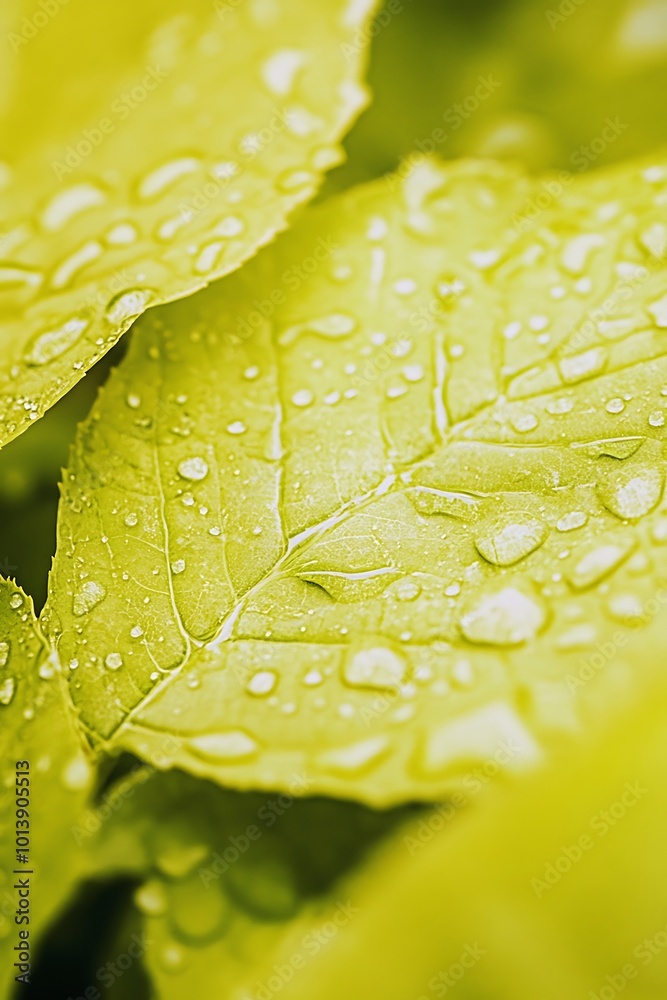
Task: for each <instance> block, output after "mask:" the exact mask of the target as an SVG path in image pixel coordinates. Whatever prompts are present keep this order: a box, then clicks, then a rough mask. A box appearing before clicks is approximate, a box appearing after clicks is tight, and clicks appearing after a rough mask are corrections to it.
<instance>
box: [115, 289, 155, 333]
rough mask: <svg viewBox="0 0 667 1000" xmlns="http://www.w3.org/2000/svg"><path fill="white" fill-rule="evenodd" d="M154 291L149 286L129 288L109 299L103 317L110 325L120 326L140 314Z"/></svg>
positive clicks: (150, 299)
mask: <svg viewBox="0 0 667 1000" xmlns="http://www.w3.org/2000/svg"><path fill="white" fill-rule="evenodd" d="M154 297H155V293H154V292H153V291H151V289H149V288H130V289H128V290H127V291H125V292H119V293H118V295H114V297H113V298H112V299H111V300H110V302H109V304H108V305H107V307H106V310H105V312H104V316H105V319H106V320H107V321H108V322H109V323H111V324H112V326H121V325H124V324H125V323H127V322H128V320H134V319H136V318H137V316H141V314H142V312H144V310H145V309H146V306H147V305H148V304H149V303H150V302H151V301H152V300H153V298H154Z"/></svg>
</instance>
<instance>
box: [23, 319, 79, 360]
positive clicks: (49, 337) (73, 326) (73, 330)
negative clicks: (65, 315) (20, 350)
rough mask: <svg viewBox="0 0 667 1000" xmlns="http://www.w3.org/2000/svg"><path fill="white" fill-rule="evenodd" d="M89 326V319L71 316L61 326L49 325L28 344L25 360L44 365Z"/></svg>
mask: <svg viewBox="0 0 667 1000" xmlns="http://www.w3.org/2000/svg"><path fill="white" fill-rule="evenodd" d="M89 326H90V320H88V319H84V318H83V317H82V316H73V317H72V319H68V320H67V321H66V322H65V323H63V324H62V325H61V326H56V327H50V328H49V329H47V330H43V331H42V332H41V333H38V334H37V335H36V336H35V337H33V339H32V340H31V341H30V343H29V344H28V348H27V350H26V353H25V362H26V364H28V365H46V364H48V363H49V361H53V360H54V359H55V358H58V357H60V355H61V354H64V353H65V351H69V349H70V348H71V347H74V345H75V344H76V343H77V342H78V341H79V340H80V339H81V336H82V334H83V333H84V332H85V330H87V329H88V327H89Z"/></svg>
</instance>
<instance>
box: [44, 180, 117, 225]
mask: <svg viewBox="0 0 667 1000" xmlns="http://www.w3.org/2000/svg"><path fill="white" fill-rule="evenodd" d="M105 201H106V195H105V193H104V191H102V189H101V188H99V187H97V186H96V185H94V184H86V183H84V184H72V185H71V186H70V187H67V188H65V190H64V191H59V192H58V194H56V195H54V196H53V198H51V200H50V201H49V202H48V204H47V205H46V206H45V208H44V210H43V211H42V214H41V216H40V221H41V224H42V226H43V227H44V229H48V230H50V231H51V232H55V231H56V230H58V229H62V228H63V226H65V225H66V224H67V223H68V222H69V221H70V219H72V218H74V216H75V215H78V214H79V213H80V212H84V211H86V210H87V209H89V208H94V207H95V206H97V205H103V204H104V202H105Z"/></svg>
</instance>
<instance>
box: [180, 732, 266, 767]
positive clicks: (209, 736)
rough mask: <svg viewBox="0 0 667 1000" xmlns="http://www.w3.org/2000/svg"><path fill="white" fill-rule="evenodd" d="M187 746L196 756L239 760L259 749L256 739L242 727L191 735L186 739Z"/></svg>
mask: <svg viewBox="0 0 667 1000" xmlns="http://www.w3.org/2000/svg"><path fill="white" fill-rule="evenodd" d="M188 746H189V748H190V749H191V750H192V752H193V753H195V754H196V755H197V756H198V757H205V758H207V759H210V760H223V761H224V760H229V761H234V760H241V759H242V758H244V757H250V756H252V755H253V754H255V753H257V751H258V750H259V744H258V743H257V741H256V740H254V739H253V738H252V736H249V735H248V733H245V732H244V731H243V730H242V729H228V730H226V731H223V732H219V733H204V734H203V735H202V736H193V737H192V738H191V739H189V740H188Z"/></svg>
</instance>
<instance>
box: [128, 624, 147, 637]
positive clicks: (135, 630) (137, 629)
mask: <svg viewBox="0 0 667 1000" xmlns="http://www.w3.org/2000/svg"><path fill="white" fill-rule="evenodd" d="M143 634H144V630H143V629H142V627H141V625H134V626H133V627H132V628H131V629H130V635H131V636H132V638H133V639H139V638H141V636H142V635H143Z"/></svg>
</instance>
